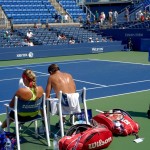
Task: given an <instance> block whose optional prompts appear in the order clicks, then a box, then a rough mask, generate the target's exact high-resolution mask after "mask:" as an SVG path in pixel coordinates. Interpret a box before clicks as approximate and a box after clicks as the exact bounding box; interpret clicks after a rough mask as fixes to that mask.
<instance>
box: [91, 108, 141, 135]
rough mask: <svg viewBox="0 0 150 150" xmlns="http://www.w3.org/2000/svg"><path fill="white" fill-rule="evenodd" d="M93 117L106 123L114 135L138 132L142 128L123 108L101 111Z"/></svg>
mask: <svg viewBox="0 0 150 150" xmlns="http://www.w3.org/2000/svg"><path fill="white" fill-rule="evenodd" d="M92 119H93V120H95V121H96V122H98V123H100V124H104V125H106V126H107V127H108V129H109V130H110V131H112V133H113V134H114V135H123V136H127V135H129V134H137V133H138V132H139V129H140V127H139V124H138V123H137V122H135V121H134V120H133V119H132V117H131V116H130V115H129V114H128V113H127V112H126V111H124V110H121V109H113V110H110V111H106V112H101V113H99V114H98V115H96V116H94V117H93V118H92Z"/></svg>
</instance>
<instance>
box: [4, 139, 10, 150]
mask: <svg viewBox="0 0 150 150" xmlns="http://www.w3.org/2000/svg"><path fill="white" fill-rule="evenodd" d="M5 148H6V150H12V149H11V140H10V139H9V138H7V139H6V144H5Z"/></svg>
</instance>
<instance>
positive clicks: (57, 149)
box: [53, 134, 59, 150]
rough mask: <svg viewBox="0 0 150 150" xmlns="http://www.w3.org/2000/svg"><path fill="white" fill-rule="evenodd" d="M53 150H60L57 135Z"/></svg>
mask: <svg viewBox="0 0 150 150" xmlns="http://www.w3.org/2000/svg"><path fill="white" fill-rule="evenodd" d="M53 150H59V146H58V137H57V134H55V135H54V140H53Z"/></svg>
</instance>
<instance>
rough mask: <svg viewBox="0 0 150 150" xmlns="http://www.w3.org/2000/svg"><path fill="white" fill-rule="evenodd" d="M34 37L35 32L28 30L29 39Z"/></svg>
mask: <svg viewBox="0 0 150 150" xmlns="http://www.w3.org/2000/svg"><path fill="white" fill-rule="evenodd" d="M32 37H33V33H32V32H31V31H30V30H29V31H28V32H27V40H28V41H30V39H31V38H32Z"/></svg>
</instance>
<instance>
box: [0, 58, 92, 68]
mask: <svg viewBox="0 0 150 150" xmlns="http://www.w3.org/2000/svg"><path fill="white" fill-rule="evenodd" d="M90 61H91V60H89V59H83V60H82V59H75V60H66V61H60V62H58V61H52V62H43V63H31V64H21V65H19V66H18V65H9V66H0V70H5V69H14V68H17V67H28V66H29V67H37V66H47V65H48V64H49V65H50V64H52V63H57V64H70V63H81V62H90ZM32 65H34V66H32ZM9 67H10V68H9ZM12 67H14V68H12ZM1 68H2V69H1Z"/></svg>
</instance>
